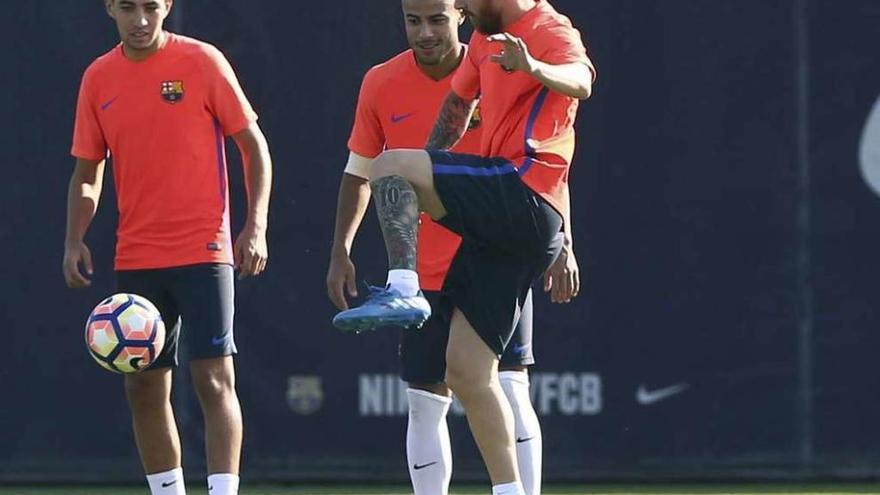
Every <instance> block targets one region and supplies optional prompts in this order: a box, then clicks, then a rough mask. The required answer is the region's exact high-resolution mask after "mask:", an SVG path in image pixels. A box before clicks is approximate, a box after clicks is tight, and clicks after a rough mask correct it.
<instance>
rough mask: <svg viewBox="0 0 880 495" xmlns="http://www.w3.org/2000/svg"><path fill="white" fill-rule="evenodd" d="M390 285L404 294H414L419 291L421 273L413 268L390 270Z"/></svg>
mask: <svg viewBox="0 0 880 495" xmlns="http://www.w3.org/2000/svg"><path fill="white" fill-rule="evenodd" d="M388 285H389V286H390V287H391V288H392V289H397V290H398V291H400V293H401V294H403V295H404V296H407V297H408V296H414V295H416V294H418V293H419V274H418V273H416V272H415V271H413V270H389V271H388Z"/></svg>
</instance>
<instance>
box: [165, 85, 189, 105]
mask: <svg viewBox="0 0 880 495" xmlns="http://www.w3.org/2000/svg"><path fill="white" fill-rule="evenodd" d="M183 93H184V90H183V81H163V82H162V98H163V99H164V100H165V101H167V102H168V103H177V102H178V101H180V100H182V99H183Z"/></svg>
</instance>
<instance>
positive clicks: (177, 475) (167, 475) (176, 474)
mask: <svg viewBox="0 0 880 495" xmlns="http://www.w3.org/2000/svg"><path fill="white" fill-rule="evenodd" d="M171 478H174V479H181V478H183V468H182V467H176V468H174V469H172V470H170V471H162V472H161V473H152V474H148V475H147V480H156V479H163V480H165V479H171Z"/></svg>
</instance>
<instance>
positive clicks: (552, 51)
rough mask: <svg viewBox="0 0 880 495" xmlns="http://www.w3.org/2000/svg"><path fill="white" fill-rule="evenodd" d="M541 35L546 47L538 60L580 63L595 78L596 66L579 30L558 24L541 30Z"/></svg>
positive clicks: (559, 63) (554, 63)
mask: <svg viewBox="0 0 880 495" xmlns="http://www.w3.org/2000/svg"><path fill="white" fill-rule="evenodd" d="M543 35H544V37H545V39H544V43H543V45H544V46H545V47H546V48H545V50H544V53H543V54H542V55H541V56H540V57H539V60H541V61H542V62H545V63H548V64H552V65H563V64H572V63H582V64H585V65H586V66H587V67H589V68H590V71H592V73H593V79H594V80H595V79H596V68H595V66H594V65H593V61H592V60H590V57H589V55H587V48H586V46H585V45H584V42H583V40H582V39H581V33H580V31H578V30H577V29H575V28H574V27H573V26H570V25H566V24H558V25H555V26H550V27H548V28H547V29H545V30H543Z"/></svg>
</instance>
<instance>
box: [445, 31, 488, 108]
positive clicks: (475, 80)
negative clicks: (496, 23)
mask: <svg viewBox="0 0 880 495" xmlns="http://www.w3.org/2000/svg"><path fill="white" fill-rule="evenodd" d="M478 37H479V38H481V37H482V35H480V34H479V33H476V32H475V33H474V34H473V36H471V41H470V43H469V45H468V51H467V55H466V56H465V57H464V60H462V61H461V65H460V66H459V68H458V70H457V71H455V76H454V77H453V78H452V91H454V92H455V94H457V95H458V96H459V97H460V98H462V99H464V100H475V99H477V96H478V95H479V94H480V63H479V61H478V59H477V58H476V57H477V56H478V55H479V54H478V52H479V51H480V50H479V47H480V46H481V43H480V40H478V39H477V38H478Z"/></svg>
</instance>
